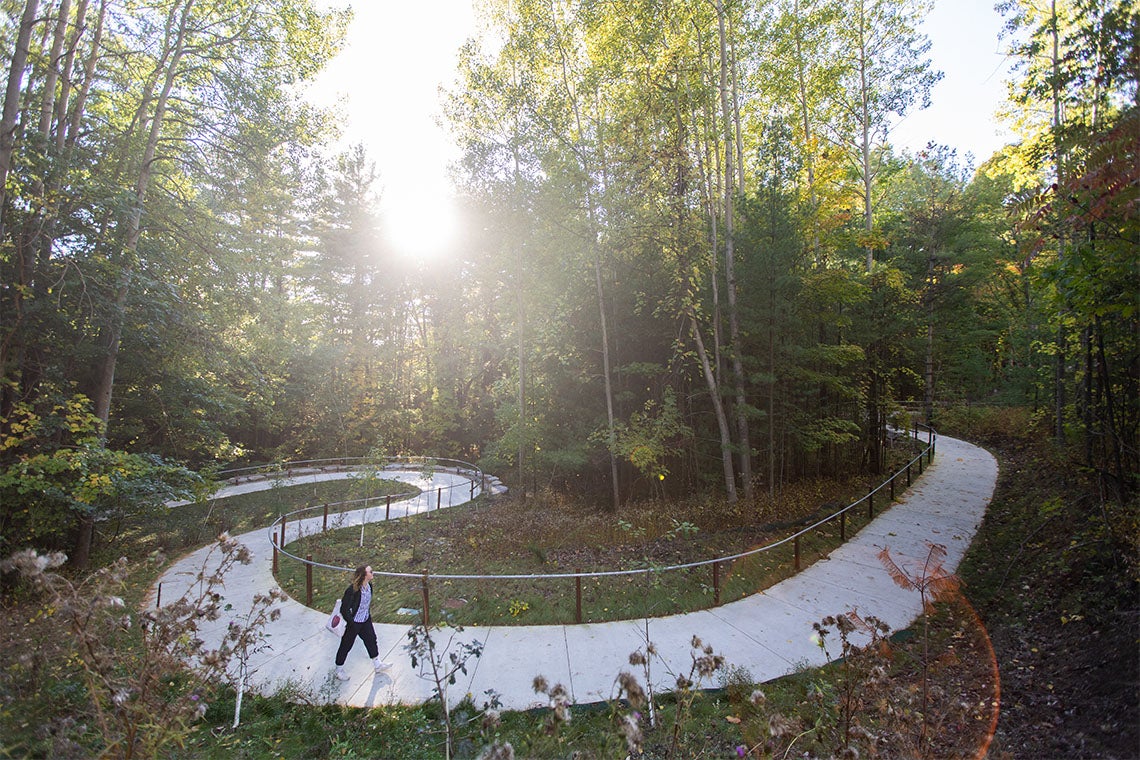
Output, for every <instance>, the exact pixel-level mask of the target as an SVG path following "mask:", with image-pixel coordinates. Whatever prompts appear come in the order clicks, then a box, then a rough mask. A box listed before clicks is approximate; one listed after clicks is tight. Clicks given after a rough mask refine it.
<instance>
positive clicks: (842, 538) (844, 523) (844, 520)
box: [839, 499, 870, 543]
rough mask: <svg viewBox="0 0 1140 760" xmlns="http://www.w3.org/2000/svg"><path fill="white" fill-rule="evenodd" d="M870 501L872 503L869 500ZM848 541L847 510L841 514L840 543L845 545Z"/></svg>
mask: <svg viewBox="0 0 1140 760" xmlns="http://www.w3.org/2000/svg"><path fill="white" fill-rule="evenodd" d="M868 501H870V500H869V499H868ZM845 541H847V510H846V509H845V510H843V511H842V512H840V513H839V542H840V543H844V542H845Z"/></svg>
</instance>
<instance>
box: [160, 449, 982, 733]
mask: <svg viewBox="0 0 1140 760" xmlns="http://www.w3.org/2000/svg"><path fill="white" fill-rule="evenodd" d="M385 477H396V478H399V479H401V480H406V481H408V482H414V483H415V484H416V485H417V486H419V487H420V488H422V489H424V491H425V494H424V495H421V496H420V497H419V498H418V499H416V500H412V501H411V502H408V503H407V508H408V509H409V510H410V511H420V510H423V509H426V508H434V507H435V499H436V495H435V494H436V492H435V489H436V488H438V487H439V486H445V487H446V486H448V485H451V484H452V483H454V482H455V480H453V479H456V478H460V476H458V475H454V474H451V473H437V474H436V475H435V476H434V477H433V478H432V479H431V481H430V482H429V481H427V480H424V479H422V478H421V476H420V475H419V474H418V473H415V472H389V473H385ZM996 481H997V462H996V461H995V460H994V458H993V457H992V456H991V455H990V454H989V453H988V452H986V451H985V450H983V449H981V448H978V447H977V446H973V445H971V444H968V443H965V442H963V441H959V440H956V439H953V438H947V437H939V439H938V449H937V454H936V457H935V461H934V464H933V465H931V466H930V467H929V468H928V469H927V470H926V473H925V474H924V475H923V476H922V478H921V479H919V481H918V482H917V483H916V484H915V486H914V488H912V489H910V490H909V491H908V492H907V493H905V494H903V495H902V497H901V501H900V502H898V503H896V504H894V505H893V506H892V507H891V508H890V509H889V510H887V511H886V512H884V513H883V514H881V515H879V516H878V517H877V518H876V519H875V520H874V521H873V522H872V523H871V524H870V525H868V526H866V527H865V528H863V529H862V530H861V531H860V532H859V533H858V534H856V535H855V536H854V537H851V538H850V539H849V540H848V541H847V543H846V544H844V545H843V546H841V547H840V548H838V549H836V550H835V551H833V552H832V553H831V555H830V557H829V558H828V559H826V560H822V561H819V562H817V563H815V564H814V565H812V566H811V567H809V568H807V569H805V570H804V571H803V572H801V573H799V574H798V575H795V576H793V577H792V578H789V579H788V580H785V581H783V582H781V583H779V584H777V585H776V586H774V587H772V588H770V589H768V590H767V591H764V592H761V593H757V594H755V595H753V596H751V597H748V598H746V599H742V600H740V601H736V602H732V603H730V604H726V605H723V606H721V607H717V608H714V609H710V610H703V611H699V612H693V613H688V614H683V615H673V616H670V617H662V618H652V619H650V620H649V621H648V636H649V639H650V640H651V641H652V642H653V644H654V645H655V647H656V649H657V652H658V657H657V658H655V659H654V661H653V662H652V673H653V682H654V689H655V690H657V691H665V690H668V689H670V688H672V686H673V684H674V683H675V681H676V676H677V675H678V674H687V673H688V672H689V667H690V664H691V662H692V660H691V654H690V653H691V651H692V650H691V648H690V641H691V639H692V637H693V636H694V635H696V636H699V637H700V638H701V639H702V640H703V641H704V642H705V644H708V645H711V646H712V647H713V648H714V650H715V652H716V653H717V654H720V655H723V656H724V657H725V659H726V661H727V663H728V664H729V665H732V666H736V667H743V668H746V669H747V670H748V671H749V673H751V675H752V678H753V679H754V680H756V681H767V680H771V679H773V678H777V677H779V676H782V675H785V674H787V673H788V672H790V671H791V670H793V669H794V668H795V667H796V666H798V665H800V664H803V663H810V664H822V662H823V656H822V654H821V652H820V650H819V648H818V647H817V646H816V645H815V644H814V643H813V642H812V641H811V638H810V637H811V633H812V624H813V623H816V622H819V621H820V620H821V619H822V618H824V617H826V616H828V615H836V614H839V613H842V612H845V611H847V610H849V609H852V608H857V609H858V611H859V612H860V613H861V614H864V615H874V616H876V617H878V618H879V619H881V620H883V621H884V622H886V623H887V624H889V625H890V626H891V627H892V628H893V629H896V630H898V629H902V628H905V627H907V626H909V625H910V624H911V623H912V622H913V621H914V620H915V619H916V618H917V616H918V614H919V612H920V611H921V610H920V607H921V603H920V599H919V596H918V594H917V593H915V592H910V591H907V590H905V589H902V588H900V587H898V586H897V585H895V584H894V582H893V581H892V580H891V579H890V577H889V576H888V575H887V573H886V571H885V570H884V569H883V567H882V565H881V563H880V562H879V560H878V557H877V555H878V553H879V552H880V550H881V549H883V548H884V547H887V548H889V549H890V551H891V555H892V557H894V559H895V561H896V562H897V563H899V564H900V565H904V566H906V565H908V564H915V563H919V562H921V561H922V560H924V559H925V558H926V555H927V546H926V542H927V541H930V542H933V543H937V544H942V545H944V546H945V547H946V549H947V552H948V556H947V558H946V563H945V567H946V569H947V570H949V571H953V570H955V569H956V568H957V566H958V563H959V561H960V560H961V558H962V556H963V555H964V554H965V552H966V549H967V548H968V546H969V544H970V541H971V540H972V539H973V536H974V533H975V532H976V530H977V528H978V526H979V525H980V523H981V520H982V517H983V515H984V514H985V510H986V506H987V505H988V504H989V501H990V498H991V496H992V494H993V490H994V486H995V484H996ZM455 490H456V491H457V493H464V494H465V493H466V492H467V491H466V489H463V488H459V489H455ZM444 501H445V505H446V497H445V499H444ZM401 504H402V505H403V504H404V503H401ZM392 508H393V516H395V515H396V504H393V505H392ZM371 512H372V515H371V518H370V519H376V517H377V514H376V513H377V510H376V509H375V508H373V509H372V510H371ZM362 517H363V515H361V514H360V513H352V514H351V515H349V516H346V518H345V520H346V522H345V524H346V525H349V524H357V525H359V524H360V523H359V520H360V519H361V518H362ZM379 517H380V519H383V514H382V511H381V512H380V514H379ZM320 520H321V518H320V517H317V518H314V519H312V520H310V521H308V522H306V521H301V522H300V523H293V524H290V526H289V529H288V533H289V539H288V540H293V538H295V537H296V535H297V533H296V532H295V531H304V532H305V533H312V532H314V531H316V530H319V529H320ZM352 520H355V521H356V522H351V521H352ZM236 538H238V540H239V541H241V542H242V543H244V544H246V545H247V546H248V547H249V549H250V551H251V552H252V554H253V557H254V559H253V563H252V564H250V565H244V566H242V565H239V566H237V567H236V568H235V569H233V570H232V571H230V572H229V574H228V575H227V576H226V582H225V589H224V596H225V601H226V602H228V603H230V604H232V607H233V610H234V612H235V615H236V614H242V613H244V612H246V611H248V610H249V608H250V605H251V603H252V598H253V595H254V594H255V593H257V592H259V591H260V592H264V591H265V590H267V589H269V588H270V587H272V586H274V585H275V582H274V580H273V577H272V567H271V565H272V544H271V543H270V537H269V531H268V530H264V529H263V530H257V531H253V532H250V533H246V534H244V535H241V536H237V537H236ZM208 551H209V547H206V548H204V549H202V550H200V551H198V552H194V553H193V554H190V555H188V556H187V557H184V558H183V559H182V560H180V561H179V562H178V563H176V564H175V565H174V566H172V567H171V568H170V569H169V570H167V572H166V573H165V574H164V575H163V576H162V578H161V579H160V581H161V582H162V584H163V591H162V596H163V599H173V598H176V596H177V594H178V593H179V591H178V588H179V583H181V584H182V586H181V587H182V588H185V587H186V584H187V579H188V578H192V577H193V576H194V575H195V574H196V573H197V571H198V570H199V569H201V567H202V565H203V562H204V561H205V558H206V555H207V553H208ZM376 563H377V565H378V566H382V564H383V563H382V560H381V559H380V558H378V559H377V560H376ZM347 582H348V577H347V575H346V577H345V583H346V584H347ZM325 617H326V615H325V613H323V612H320V611H317V610H311V609H308V608H307V607H305V606H304V605H302V604H300V603H297V602H293V601H290V602H287V603H285V604H283V605H282V607H281V617H280V619H279V620H278V621H277V622H275V623H272V624H271V625H270V626H269V628H268V629H267V634H268V642H269V646H268V647H267V648H266V650H265V651H263V652H261V653H260V654H258V655H255V656H254V657H253V658H252V660H251V663H250V669H251V674H250V676H249V679H250V684H251V688H253V689H255V690H257V691H260V692H262V693H272V692H274V691H275V690H277V689H278V688H280V687H281V686H282V685H283V684H285V683H291V684H292V685H295V686H300V687H301V688H303V689H305V690H307V691H309V692H310V694H311V697H312V698H313V699H320V698H330V699H332V700H334V701H337V702H340V703H343V704H348V705H354V706H376V705H382V704H391V703H404V704H414V703H418V702H422V701H424V700H426V699H428V698H429V697H430V696H431V690H432V686H431V684H430V683H429V682H428V681H427V680H426V679H424V678H421V677H420V675H419V674H418V673H417V672H416V671H415V670H413V669H412V667H411V661H410V658H409V656H408V654H407V653H406V652H405V651H404V645H405V644H406V643H407V631H408V626H407V625H388V624H378V625H377V626H376V632H377V636H378V637H379V640H380V656H381V657H382V658H383V659H386V660H388V661H390V662H392V663H394V666H393V667H392V669H391V670H389V671H387V672H385V673H382V674H374V673H373V672H372V667H371V663H370V662H369V661H368V658H367V656H366V654H365V653H364V647H363V645H362V644H360V643H359V642H358V643H357V645H356V646H355V647H354V649H353V651H352V652H351V653H350V654H349V657H348V662H347V664H346V670H347V671H348V672H349V674H350V675H351V680H349V681H347V682H344V683H341V682H339V681H335V680H334V679H331V678H330V676H331V673H332V669H333V656H334V654H335V653H336V648H337V642H338V640H337V638H336V637H335V636H333V635H332V634H330V633H328V632H327V631H325V629H324V627H323V626H324V621H325ZM228 623H229V619H227V618H225V617H223V618H222V619H221V620H219V621H217V622H216V623H215V624H213V626H212V627H211V628H210V629H207V630H204V631H203V634H204V636H203V637H204V638H205V639H206V641H207V643H208V644H210V645H211V646H216V641H215V642H214V643H211V638H210V637H215V638H216V639H217V640H218V641H220V637H221V636H222V634H223V633H224V631H225V628H226V626H227V625H228ZM460 636H461V637H462V640H464V641H480V642H482V643H483V654H482V656H481V657H480V658H478V659H474V658H473V659H471V660H469V662H468V668H467V669H468V674H467V675H466V676H462V675H461V676H460V678H461V679H462V680H460V681H458V682H457V683H456V684H455V686H453V687H451V690H450V692H449V701H451V702H456V701H459V700H460V699H462V698H463V696H464V695H465V694H467V693H470V694H472V695H473V697H474V699H475V702H476V704H481V703H482V701H483V700H484V699H485V691H486V690H488V689H490V690H494V691H495V692H496V693H497V694H499V696H500V699H501V700H502V704H503V707H504V708H506V709H511V710H517V709H526V708H530V707H534V706H538V705H540V704H544V703H545V701H544V699H543V698H542V697H541V696H540V695H536V694H535V693H534V692H533V690H532V682H533V679H534V677H535V676H536V675H543V676H545V677H546V679H547V680H548V681H549V682H550V684H552V685H553V684H555V683H562V684H563V685H564V686H565V687H566V688H567V689H568V690H569V691H570V693H571V695H572V696H573V699H574V701H575V702H576V703H589V702H597V701H601V700H606V699H609V698H610V697H612V696H614V695H615V693H616V687H615V679H616V677H617V675H618V673H619V672H621V671H623V670H626V671H631V672H633V673H634V674H635V675H637V676H639V679H640V677H641V675H642V673H641V671H640V669H639V668H632V667H631V666H630V665H629V655H630V653H631V652H633V651H635V650H638V649H641V650H642V651H644V649H645V643H646V641H645V636H646V621H644V620H634V621H623V622H614V623H599V624H586V625H551V626H489V627H469V628H466V629H464V631H463V632H462V634H460ZM444 638H445V637H439V640H444ZM837 646H838V644H837V643H835V644H833V645H832V648H833V649H835V648H837ZM833 654H835V652H833ZM709 685H716V684H709Z"/></svg>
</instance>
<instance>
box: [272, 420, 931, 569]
mask: <svg viewBox="0 0 1140 760" xmlns="http://www.w3.org/2000/svg"><path fill="white" fill-rule="evenodd" d="M920 428H922V430H923V431H925V432H926V433H927V436H928V437H927V445H926V448H924V449H923V450H922V451H920V452H919V453H918V455H917V456H915V457H914V458H912V459H911V460H910V461H908V462H907V463H906V464H905V465H904V466H902V467H900V468H899V469H898V470H897V471H895V472H894V473H892V474H891V476H890V477H889V478H887V479H886V480H884V481H883V482H882V483H880V484H879V485H878V486H876V487H875V488H873V489H871V490H870V491H869V492H867V494H866V495H864V496H862V497H860V498H859V499H856V500H855V501H853V502H851V503H850V504H848V505H847V506H845V507H843V508H842V509H839V510H836V511H835V512H833V513H831V514H830V515H828V516H826V517H824V518H822V519H820V520H817V521H816V522H814V523H812V524H811V525H809V526H807V527H805V528H803V529H801V530H799V531H797V532H796V533H793V534H792V535H790V536H786V537H784V538H782V539H780V540H778V541H775V542H773V543H770V544H765V545H764V546H760V547H756V548H753V549H749V550H748V551H745V552H740V553H737V554H731V555H727V556H724V557H715V558H713V559H704V560H698V561H696V562H688V563H684V564H680V565H662V566H650V567H642V568H633V569H629V570H594V571H586V572H574V573H530V574H523V575H513V574H512V575H468V574H450V573H401V572H394V571H389V570H375V569H374V570H373V574H374V575H378V576H382V577H386V578H417V579H421V580H425V581H427V580H546V579H559V578H562V579H565V578H575V579H580V578H605V577H613V576H621V575H645V574H649V573H666V572H672V571H674V570H688V569H691V568H694V567H703V566H708V565H713V564H719V563H724V562H734V561H736V560H738V559H743V558H745V557H750V556H752V555H755V554H759V553H761V552H765V551H769V550H771V549H775V548H778V547H780V546H784V545H786V544H787V543H789V542H792V541H795V540H796V539H797V538H799V537H801V536H803V535H805V534H807V533H809V532H810V531H812V530H815V529H816V528H818V527H820V526H821V525H825V524H826V523H828V522H830V521H832V520H834V519H836V518H837V517H840V516H842V515H845V514H846V513H847V512H849V511H850V510H852V509H854V508H856V507H858V506H859V505H861V504H864V503H868V501H869V500H873V499H874V497H875V494H877V493H879V492H880V491H881V490H883V489H884V488H888V487H890V486H891V485H892V483H893V481H894V480H895V478H897V477H899V476H901V475H902V474H904V473H906V474H907V478H908V481H909V476H910V468H911V467H912V466H913V465H914V464H915V463H916V462H917V463H919V466H920V467H921V466H922V464H921V463H922V460H923V459H924V458H926V459H927V460H928V461H929V462H933V461H934V450H935V445H936V442H937V437H938V434H937V433H936V432H935V431H934V429H933V428H931V427H929V426H927V425H921V424H919V423H915V426H914V429H913V431H911V430H907V431H906V432H907V435H908V437H913V438H915V439H916V440H919V433H920V432H921V431H920ZM475 469H476V470H477V469H478V468H475ZM480 474H481V473H480ZM908 485H909V482H908ZM452 487H454V486H452ZM330 506H331V505H330ZM312 509H317V507H307V508H304V509H298V510H294V511H293V512H291V513H288V514H287V515H283V516H282V517H289V516H292V515H295V514H300V513H302V512H306V511H310V510H312ZM281 519H282V518H281V517H278V519H277V520H275V521H274V522H273V523H271V524H270V526H269V529H270V533H271V538H273V541H274V546H275V548H276V550H277V551H278V552H280V553H282V554H284V555H285V556H287V557H290V558H292V559H295V560H297V561H298V562H301V563H302V564H307V565H312V566H314V567H320V568H325V569H328V570H338V571H343V572H351V571H352V568H350V567H340V566H337V565H327V564H324V563H320V562H314V561H313V560H308V559H304V558H302V557H298V556H297V555H295V554H292V553H291V552H289V551H288V550H287V549H285V548H284V543H285V542H284V541H283V540H282V541H281V544H282V545H281V546H277V542H276V539H275V538H274V537H275V535H276V532H275V530H274V528H275V527H276V526H277V525H278V523H279V522H280V521H281Z"/></svg>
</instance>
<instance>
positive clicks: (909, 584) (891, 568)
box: [879, 546, 921, 591]
mask: <svg viewBox="0 0 1140 760" xmlns="http://www.w3.org/2000/svg"><path fill="white" fill-rule="evenodd" d="M879 562H881V563H883V567H884V568H885V569H886V571H887V575H889V576H891V580H892V581H894V582H895V585H897V586H899V587H900V588H905V589H910V590H913V591H920V590H921V589H920V588H919V586H917V585H916V584H915V582H914V581H913V580H911V577H910V576H909V575H907V572H906V570H904V569H903V568H901V567H899V565H898V564H897V563H896V562H895V560H894V558H893V557H891V547H889V546H884V547H883V550H882V551H881V552H879Z"/></svg>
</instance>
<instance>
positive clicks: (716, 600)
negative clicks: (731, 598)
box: [712, 560, 720, 607]
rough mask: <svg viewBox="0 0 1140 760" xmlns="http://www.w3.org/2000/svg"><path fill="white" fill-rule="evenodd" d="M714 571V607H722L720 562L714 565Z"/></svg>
mask: <svg viewBox="0 0 1140 760" xmlns="http://www.w3.org/2000/svg"><path fill="white" fill-rule="evenodd" d="M712 570H713V606H715V607H719V606H720V561H719V560H718V561H717V562H714V563H712Z"/></svg>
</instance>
